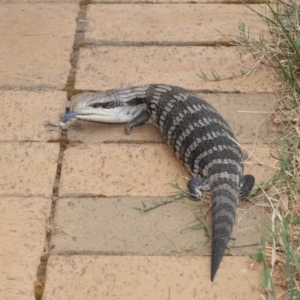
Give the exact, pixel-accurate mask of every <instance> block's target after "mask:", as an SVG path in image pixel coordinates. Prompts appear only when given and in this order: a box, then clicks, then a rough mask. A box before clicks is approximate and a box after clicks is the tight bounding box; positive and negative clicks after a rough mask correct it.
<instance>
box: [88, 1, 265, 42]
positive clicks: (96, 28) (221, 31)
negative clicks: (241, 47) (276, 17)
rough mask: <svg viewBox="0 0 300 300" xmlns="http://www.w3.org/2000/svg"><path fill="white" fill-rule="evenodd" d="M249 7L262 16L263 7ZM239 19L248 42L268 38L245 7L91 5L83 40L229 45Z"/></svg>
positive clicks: (236, 31) (214, 5) (259, 19)
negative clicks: (247, 29) (245, 29)
mask: <svg viewBox="0 0 300 300" xmlns="http://www.w3.org/2000/svg"><path fill="white" fill-rule="evenodd" d="M252 8H253V9H254V10H256V11H259V12H261V13H265V8H266V6H265V5H253V6H252ZM111 19H113V20H114V22H113V26H112V23H111ZM241 20H242V21H243V23H245V24H246V26H247V27H249V32H247V33H248V34H249V38H250V39H253V38H254V37H256V38H258V37H259V36H260V35H264V36H266V35H268V33H269V30H268V27H267V24H266V23H265V22H263V21H262V19H261V18H260V17H259V16H258V15H257V14H255V13H253V11H251V10H250V9H249V8H247V7H246V6H245V5H235V4H231V5H228V4H223V5H222V4H219V5H216V4H186V3H185V4H180V3H179V4H156V5H148V4H128V3H127V4H115V5H111V4H101V5H97V4H96V5H95V4H94V5H89V6H88V9H87V21H88V22H87V26H86V28H85V30H86V33H85V36H84V37H85V41H86V42H89V43H104V44H105V43H107V42H108V43H116V44H123V43H126V42H128V43H146V44H151V43H155V44H168V43H176V44H179V45H180V44H185V43H190V44H193V45H195V44H202V45H204V44H205V45H209V44H212V43H216V42H219V43H220V42H223V43H224V42H227V43H229V42H232V41H233V40H237V39H239V37H240V33H239V29H238V28H239V24H240V22H241Z"/></svg>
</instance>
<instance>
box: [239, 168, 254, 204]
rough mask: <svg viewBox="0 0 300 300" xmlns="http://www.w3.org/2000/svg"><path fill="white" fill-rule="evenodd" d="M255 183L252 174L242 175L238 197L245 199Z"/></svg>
mask: <svg viewBox="0 0 300 300" xmlns="http://www.w3.org/2000/svg"><path fill="white" fill-rule="evenodd" d="M254 183H255V178H254V176H252V175H249V174H247V175H244V176H243V177H242V180H241V183H240V197H241V200H247V199H248V196H249V193H250V192H251V190H252V188H253V186H254Z"/></svg>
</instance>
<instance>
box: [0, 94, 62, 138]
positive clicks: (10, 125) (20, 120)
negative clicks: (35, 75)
mask: <svg viewBox="0 0 300 300" xmlns="http://www.w3.org/2000/svg"><path fill="white" fill-rule="evenodd" d="M0 98H1V107H2V109H1V116H2V117H1V119H0V141H43V142H46V141H48V140H52V139H57V138H59V137H60V131H59V130H57V131H49V130H48V129H47V128H46V127H45V126H44V122H45V121H46V120H51V121H53V122H58V121H59V116H60V115H62V114H63V113H64V112H65V108H66V102H67V97H66V93H64V92H60V91H25V90H17V91H16V90H4V91H3V90H1V91H0Z"/></svg>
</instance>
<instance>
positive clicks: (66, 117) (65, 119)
mask: <svg viewBox="0 0 300 300" xmlns="http://www.w3.org/2000/svg"><path fill="white" fill-rule="evenodd" d="M77 115H78V113H76V112H73V111H70V112H68V113H66V114H65V115H63V116H62V117H61V118H60V119H61V120H62V122H64V123H65V122H66V121H68V120H69V119H71V118H74V117H76V116H77Z"/></svg>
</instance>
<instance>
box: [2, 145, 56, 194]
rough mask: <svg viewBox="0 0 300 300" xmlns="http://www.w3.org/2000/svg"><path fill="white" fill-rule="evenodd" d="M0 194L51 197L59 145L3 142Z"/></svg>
mask: <svg viewBox="0 0 300 300" xmlns="http://www.w3.org/2000/svg"><path fill="white" fill-rule="evenodd" d="M0 153H1V156H0V170H1V174H0V196H6V195H12V196H15V195H18V196H43V197H50V196H51V195H52V188H53V183H54V179H55V173H56V168H57V159H58V153H59V145H56V144H44V143H0Z"/></svg>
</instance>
